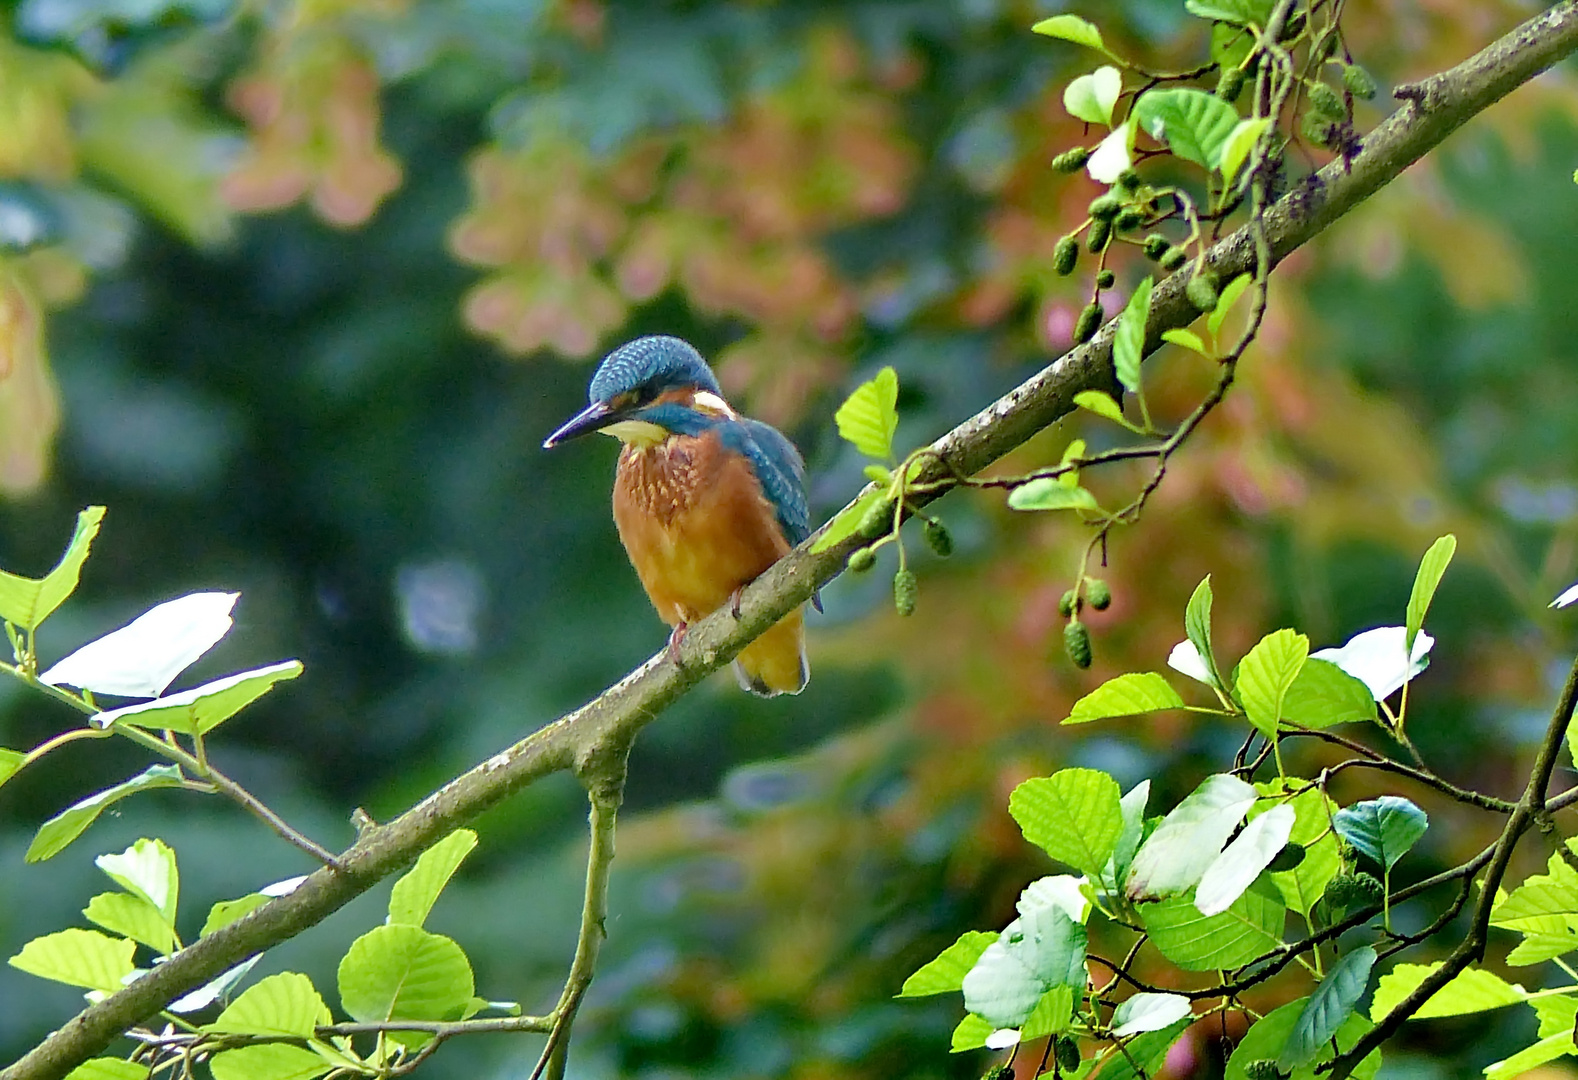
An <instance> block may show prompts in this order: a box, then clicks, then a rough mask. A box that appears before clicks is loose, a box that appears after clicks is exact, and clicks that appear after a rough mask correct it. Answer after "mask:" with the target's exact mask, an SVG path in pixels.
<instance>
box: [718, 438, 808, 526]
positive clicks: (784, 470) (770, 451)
mask: <svg viewBox="0 0 1578 1080" xmlns="http://www.w3.org/2000/svg"><path fill="white" fill-rule="evenodd" d="M730 426H731V427H733V428H738V429H741V431H742V435H743V437H742V438H741V446H740V451H741V453H743V454H744V455H745V456H746V458H747V459H749V461H750V463H751V471H752V472H754V473H755V474H756V482H757V483H759V484H761V485H762V494H764V495H766V496H767V501H768V502H770V503H772V504H773V509H774V510H776V511H777V513H778V524H780V525H782V526H783V530H784V536H785V537H786V538H787V539H788V541H789V543H790V544H791V545H794V544H799V543H800V541H802V540H804V539H805V538H806V537H807V536H809V535H811V510H810V507H809V505H808V504H807V503H806V497H805V462H804V461H803V460H802V459H801V457H800V451H798V450H796V449H795V448H794V443H792V442H790V441H789V440H788V439H786V438H784V436H783V434H782V432H780V431H779V430H778V429H777V428H775V427H772V426H771V425H768V424H764V423H762V422H761V421H760V420H750V419H741V420H739V421H737V422H734V423H732V424H731V425H730ZM727 438H728V437H727V436H725V441H726V442H727Z"/></svg>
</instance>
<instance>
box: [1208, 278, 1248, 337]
mask: <svg viewBox="0 0 1578 1080" xmlns="http://www.w3.org/2000/svg"><path fill="white" fill-rule="evenodd" d="M1254 280H1255V279H1254V278H1253V277H1252V276H1251V275H1249V274H1239V275H1238V276H1237V277H1236V278H1234V279H1233V280H1232V281H1229V282H1228V283H1227V285H1226V286H1225V287H1224V288H1223V289H1222V292H1221V294H1220V295H1219V296H1218V297H1217V298H1216V307H1215V308H1214V309H1212V311H1211V314H1209V315H1207V316H1206V317H1205V326H1206V329H1207V330H1209V331H1211V336H1212V337H1215V336H1216V335H1217V334H1219V333H1221V332H1222V324H1223V323H1224V322H1226V321H1227V317H1228V316H1229V315H1230V314H1232V312H1233V305H1234V304H1236V303H1238V298H1239V297H1241V296H1243V295H1244V290H1245V289H1247V288H1249V286H1250V284H1251V283H1252V282H1253V281H1254Z"/></svg>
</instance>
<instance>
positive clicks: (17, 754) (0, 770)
mask: <svg viewBox="0 0 1578 1080" xmlns="http://www.w3.org/2000/svg"><path fill="white" fill-rule="evenodd" d="M26 760H27V755H26V754H24V753H22V752H21V751H20V750H7V749H6V748H5V747H3V746H0V784H3V783H5V782H6V781H7V780H9V779H11V778H12V777H13V776H15V775H16V774H17V770H18V769H20V768H21V767H22V762H24V761H26Z"/></svg>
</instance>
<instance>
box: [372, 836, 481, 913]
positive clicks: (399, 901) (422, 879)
mask: <svg viewBox="0 0 1578 1080" xmlns="http://www.w3.org/2000/svg"><path fill="white" fill-rule="evenodd" d="M476 846H477V834H476V833H474V832H472V831H471V830H470V829H456V830H455V831H454V832H452V833H450V834H449V835H448V836H446V837H444V839H442V840H440V841H439V842H438V843H436V844H434V845H433V846H432V847H430V848H428V849H427V850H426V851H424V852H422V856H421V858H419V859H417V860H416V865H415V866H413V867H411V869H410V870H408V871H407V872H406V873H405V875H404V876H402V877H401V878H400V880H399V881H397V882H395V885H394V892H392V893H390V894H389V921H390V922H391V923H403V924H405V925H407V926H421V925H422V924H423V923H424V922H425V921H427V913H428V912H429V911H431V910H433V902H434V901H435V900H437V899H438V894H439V893H441V892H443V891H444V886H445V885H448V884H449V879H450V878H451V877H452V876H454V873H455V871H456V870H457V869H459V867H460V864H461V861H462V860H464V859H465V857H466V856H467V855H469V854H471V849H472V848H474V847H476Z"/></svg>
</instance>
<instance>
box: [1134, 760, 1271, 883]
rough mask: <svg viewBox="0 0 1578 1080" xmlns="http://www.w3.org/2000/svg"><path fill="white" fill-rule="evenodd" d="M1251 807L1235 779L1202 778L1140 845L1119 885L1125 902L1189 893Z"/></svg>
mask: <svg viewBox="0 0 1578 1080" xmlns="http://www.w3.org/2000/svg"><path fill="white" fill-rule="evenodd" d="M1254 804H1255V789H1254V788H1252V787H1250V786H1249V785H1248V784H1246V783H1244V782H1243V781H1242V780H1240V779H1238V777H1236V776H1232V775H1229V774H1227V773H1217V774H1215V775H1213V776H1208V777H1206V778H1205V780H1203V781H1202V782H1201V783H1200V786H1199V787H1197V788H1195V790H1194V791H1193V792H1192V793H1191V794H1190V795H1189V796H1188V798H1186V799H1184V801H1183V802H1181V803H1179V804H1178V805H1177V806H1175V807H1173V809H1172V810H1171V811H1170V812H1169V813H1168V814H1167V816H1166V817H1165V818H1163V819H1162V823H1161V824H1160V825H1158V826H1157V827H1156V831H1155V832H1153V833H1151V835H1150V836H1149V837H1147V838H1146V840H1145V842H1144V843H1143V844H1141V845H1140V850H1139V851H1138V852H1137V853H1136V854H1135V856H1134V863H1133V865H1131V866H1130V867H1129V877H1128V881H1127V882H1126V883H1125V885H1124V891H1125V893H1126V894H1127V895H1128V897H1129V899H1131V900H1148V899H1154V898H1157V897H1163V896H1171V895H1173V894H1175V893H1181V892H1183V891H1184V890H1185V889H1189V888H1192V887H1193V886H1194V884H1195V883H1196V882H1198V881H1199V880H1200V875H1202V874H1204V873H1205V870H1206V867H1208V866H1210V865H1211V863H1212V862H1213V861H1215V859H1216V857H1217V855H1218V854H1220V853H1221V850H1222V845H1224V844H1226V843H1227V838H1228V837H1229V836H1231V835H1232V834H1233V830H1235V829H1236V828H1238V823H1239V822H1241V821H1243V820H1244V815H1245V814H1246V813H1247V812H1248V811H1249V808H1250V807H1251V806H1253V805H1254ZM1197 914H1198V913H1197Z"/></svg>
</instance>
